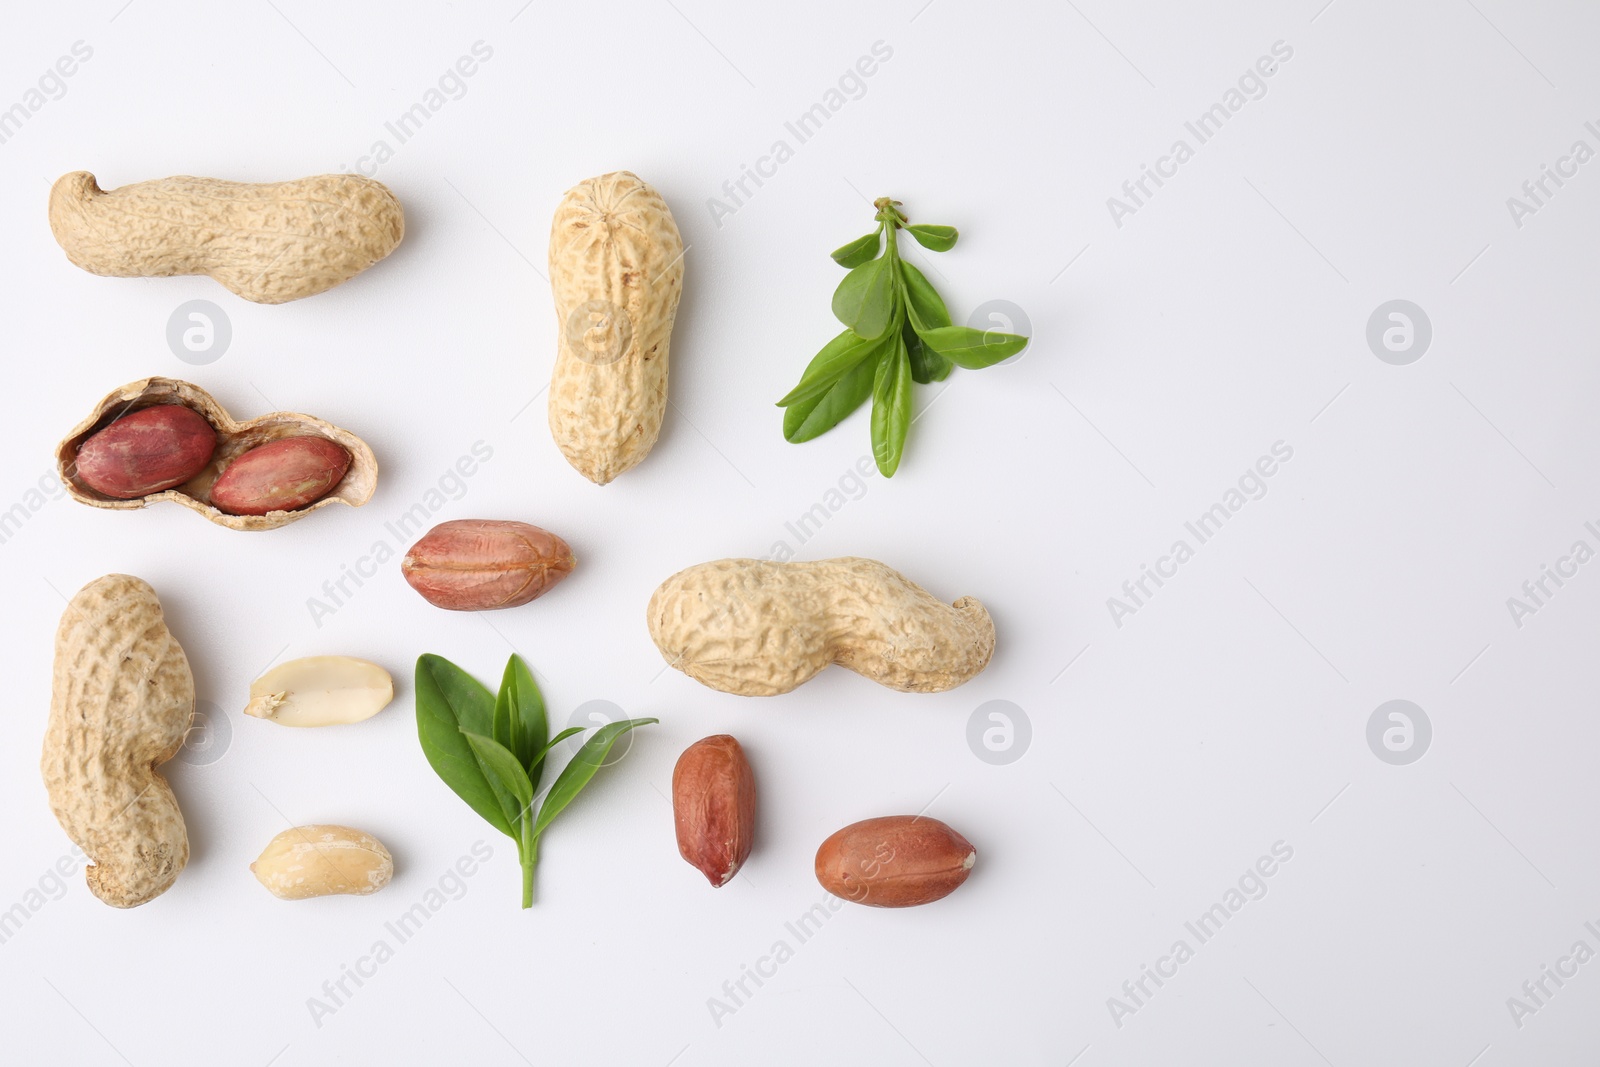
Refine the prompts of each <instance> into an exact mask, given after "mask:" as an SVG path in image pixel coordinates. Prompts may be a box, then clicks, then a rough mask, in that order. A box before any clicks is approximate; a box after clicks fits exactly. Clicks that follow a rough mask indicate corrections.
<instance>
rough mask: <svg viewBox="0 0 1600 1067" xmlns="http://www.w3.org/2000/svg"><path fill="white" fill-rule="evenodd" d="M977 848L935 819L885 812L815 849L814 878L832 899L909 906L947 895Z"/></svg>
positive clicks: (974, 858) (966, 871) (963, 877)
mask: <svg viewBox="0 0 1600 1067" xmlns="http://www.w3.org/2000/svg"><path fill="white" fill-rule="evenodd" d="M977 859H978V852H977V849H975V848H973V847H972V844H971V842H969V841H968V840H967V839H966V838H965V837H962V836H961V835H960V834H959V833H957V832H956V831H955V830H952V829H951V828H950V827H948V826H946V825H945V824H944V823H942V822H940V821H939V820H938V819H930V818H928V817H927V816H926V815H889V816H884V817H882V818H877V819H864V820H862V821H861V822H858V823H851V824H850V825H849V826H846V827H845V828H844V829H842V830H840V831H838V832H837V833H835V834H833V836H831V837H829V838H828V839H827V840H826V841H824V842H823V843H822V847H821V848H819V849H817V860H816V872H817V881H818V882H821V883H822V887H823V888H824V889H826V890H827V891H828V892H830V893H832V894H833V895H834V896H836V897H840V898H842V899H844V900H851V901H854V902H855V903H857V904H865V905H867V906H869V907H874V908H910V907H915V906H916V905H918V904H927V903H930V902H932V901H935V900H938V899H939V898H940V897H944V896H948V895H949V894H951V893H953V892H955V891H956V889H957V888H959V887H960V885H961V883H963V882H965V881H966V880H967V875H969V874H971V873H972V865H973V864H974V863H975V862H977Z"/></svg>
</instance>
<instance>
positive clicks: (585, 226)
mask: <svg viewBox="0 0 1600 1067" xmlns="http://www.w3.org/2000/svg"><path fill="white" fill-rule="evenodd" d="M683 252H684V248H683V239H682V238H681V237H680V236H679V235H678V226H677V223H676V222H674V221H673V218H672V212H671V211H670V210H668V208H667V203H666V201H665V200H663V199H662V198H661V195H660V194H659V193H657V192H656V191H655V189H653V188H652V187H651V186H650V185H649V184H647V183H646V182H643V181H641V180H640V179H639V178H638V177H637V176H636V175H634V174H630V173H629V172H627V171H625V170H623V171H617V172H615V173H613V174H605V175H601V176H600V177H598V178H590V179H589V180H588V181H584V182H580V183H579V184H577V185H576V186H574V187H573V188H571V189H569V190H568V191H567V195H566V196H565V197H563V198H562V201H561V204H560V206H559V207H557V208H556V215H555V219H554V221H553V222H552V223H551V225H550V287H551V289H552V291H553V293H554V295H555V302H556V328H557V330H558V331H559V333H558V335H557V338H556V363H555V370H554V372H553V374H552V376H551V380H550V434H551V436H552V437H554V438H555V442H556V445H557V446H558V447H559V448H560V449H561V454H562V455H564V456H566V457H567V462H568V463H570V464H572V466H573V467H574V468H575V469H576V470H577V471H578V472H579V473H581V474H582V475H583V476H584V477H585V478H588V479H589V480H590V481H591V482H594V483H595V484H597V485H605V484H606V483H607V482H609V481H611V480H612V479H613V478H615V477H616V476H617V475H619V474H621V473H622V472H623V471H626V470H629V469H630V468H632V467H633V466H634V465H635V464H637V463H638V462H639V461H640V460H642V459H644V457H645V456H647V455H649V453H650V449H651V448H653V447H654V446H655V443H656V438H657V437H658V436H659V435H660V433H661V420H662V416H663V414H664V413H665V411H666V406H667V355H668V351H669V349H670V347H671V342H672V322H673V319H674V318H675V317H676V316H677V313H678V297H679V296H680V295H682V292H683Z"/></svg>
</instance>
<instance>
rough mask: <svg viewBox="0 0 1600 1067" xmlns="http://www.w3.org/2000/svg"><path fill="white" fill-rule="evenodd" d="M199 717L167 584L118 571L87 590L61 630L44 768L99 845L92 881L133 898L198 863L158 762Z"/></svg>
mask: <svg viewBox="0 0 1600 1067" xmlns="http://www.w3.org/2000/svg"><path fill="white" fill-rule="evenodd" d="M193 716H194V676H193V675H192V674H190V673H189V660H188V658H187V657H185V656H184V654H183V649H182V648H180V647H179V645H178V642H177V641H176V640H175V639H174V638H173V636H172V633H171V632H170V631H169V630H168V629H167V625H166V622H165V621H164V620H163V618H162V614H161V604H160V602H159V601H158V600H157V599H156V594H155V590H153V589H151V588H150V586H148V585H147V584H145V583H144V582H142V581H140V580H139V579H138V578H134V577H130V576H129V575H126V574H108V575H106V576H105V577H104V578H99V579H96V580H95V581H93V582H90V583H89V584H88V585H86V586H84V587H83V588H82V589H80V590H78V592H77V594H76V595H75V596H74V597H73V598H72V600H71V602H70V603H68V605H67V610H66V613H65V614H63V615H62V616H61V626H60V628H59V629H58V630H57V631H56V658H55V670H54V676H53V681H52V685H51V692H50V723H49V726H48V727H47V728H46V730H45V736H44V756H43V759H42V760H41V761H40V770H41V772H42V773H43V775H44V785H45V790H46V791H47V792H48V793H49V795H50V810H51V811H53V812H54V813H55V816H56V820H57V821H58V822H60V823H61V828H62V829H63V830H65V831H66V832H67V836H68V837H70V838H72V840H73V841H75V842H76V843H77V844H78V846H79V847H80V848H82V849H83V851H84V852H85V853H86V854H87V855H88V857H89V860H90V863H91V866H90V867H89V868H88V870H86V871H85V872H84V876H85V880H86V881H87V882H88V883H89V890H90V892H92V893H93V894H94V895H95V896H97V897H99V898H100V899H101V900H103V901H105V902H106V903H107V904H110V905H111V906H112V907H115V908H132V907H136V906H138V905H140V904H143V903H145V902H146V901H149V900H152V899H154V898H155V897H157V896H160V895H161V894H162V893H164V892H166V891H167V889H168V888H170V887H171V885H172V883H173V882H174V881H176V880H177V877H178V872H179V871H182V870H183V868H184V865H185V864H186V863H188V862H189V836H188V833H187V832H186V831H185V829H184V825H183V813H182V812H181V811H179V810H178V801H177V799H176V798H175V797H174V796H173V795H172V789H171V788H170V787H169V786H168V785H167V782H166V779H164V778H162V777H161V775H160V774H158V773H156V769H155V768H156V767H157V766H158V765H159V764H162V763H165V762H166V761H167V760H169V759H171V758H172V757H173V756H175V755H177V752H178V749H179V748H181V747H183V738H184V735H185V734H186V733H187V732H188V730H189V723H190V721H191V719H192V718H193Z"/></svg>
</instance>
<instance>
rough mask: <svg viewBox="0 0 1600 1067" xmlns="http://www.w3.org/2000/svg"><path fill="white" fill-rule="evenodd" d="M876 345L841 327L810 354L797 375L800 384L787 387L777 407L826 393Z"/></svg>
mask: <svg viewBox="0 0 1600 1067" xmlns="http://www.w3.org/2000/svg"><path fill="white" fill-rule="evenodd" d="M877 344H878V343H877V342H875V341H868V340H863V339H862V338H860V337H858V336H856V333H855V331H854V330H845V331H844V332H843V333H841V334H839V336H837V337H835V338H834V339H833V340H831V341H829V342H828V343H827V344H825V345H823V346H822V351H821V352H818V353H817V354H816V355H815V356H813V357H812V359H811V362H810V363H808V364H806V369H805V373H803V374H801V375H800V384H799V385H796V386H795V387H794V388H793V389H791V390H789V393H788V395H787V396H785V397H784V398H783V399H782V400H780V401H778V406H779V407H780V408H786V407H789V406H791V405H793V404H799V403H803V402H804V401H807V400H813V399H815V398H817V397H819V396H821V395H822V394H823V393H826V392H827V391H828V390H829V389H831V388H833V386H834V384H835V383H837V382H838V381H839V379H841V378H843V377H844V376H845V375H846V374H849V373H850V371H851V370H852V369H853V368H854V367H855V366H856V364H858V363H860V362H861V361H862V360H863V359H866V358H867V356H869V355H871V354H872V352H873V350H874V349H875V348H876V347H877Z"/></svg>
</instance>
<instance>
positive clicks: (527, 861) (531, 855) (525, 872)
mask: <svg viewBox="0 0 1600 1067" xmlns="http://www.w3.org/2000/svg"><path fill="white" fill-rule="evenodd" d="M523 833H524V834H526V833H527V828H526V826H524V829H523ZM519 844H520V842H519ZM517 858H518V859H519V860H521V862H522V906H523V907H524V908H531V907H533V869H534V868H535V867H537V866H538V865H539V839H538V838H537V837H535V838H532V839H530V840H529V841H528V843H527V844H525V845H522V846H521V847H520V848H518V849H517Z"/></svg>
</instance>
